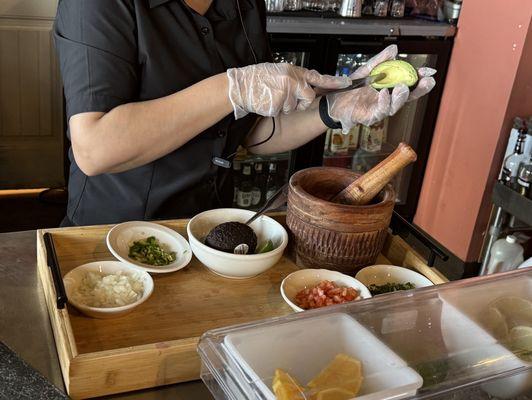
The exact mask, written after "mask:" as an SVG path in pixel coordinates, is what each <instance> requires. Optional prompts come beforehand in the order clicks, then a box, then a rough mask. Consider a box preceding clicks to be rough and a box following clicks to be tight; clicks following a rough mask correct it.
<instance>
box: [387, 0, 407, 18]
mask: <svg viewBox="0 0 532 400" xmlns="http://www.w3.org/2000/svg"><path fill="white" fill-rule="evenodd" d="M390 16H392V17H394V18H403V17H404V16H405V0H392V6H391V8H390Z"/></svg>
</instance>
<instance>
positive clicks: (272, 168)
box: [266, 162, 279, 201]
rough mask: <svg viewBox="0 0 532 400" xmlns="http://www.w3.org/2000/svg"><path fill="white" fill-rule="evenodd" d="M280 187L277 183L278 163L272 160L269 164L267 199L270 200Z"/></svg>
mask: <svg viewBox="0 0 532 400" xmlns="http://www.w3.org/2000/svg"><path fill="white" fill-rule="evenodd" d="M278 189H279V187H278V185H277V163H275V162H270V164H269V165H268V179H267V181H266V201H268V200H269V199H270V198H271V197H272V196H273V195H274V194H275V192H277V190H278Z"/></svg>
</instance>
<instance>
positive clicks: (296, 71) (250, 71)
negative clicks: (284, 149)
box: [227, 63, 350, 119]
mask: <svg viewBox="0 0 532 400" xmlns="http://www.w3.org/2000/svg"><path fill="white" fill-rule="evenodd" d="M227 77H228V78H229V99H230V101H231V104H232V105H233V110H234V113H235V118H236V119H238V118H242V117H243V116H245V115H246V114H248V113H250V112H251V113H255V114H259V115H263V116H266V117H273V116H276V115H279V113H280V112H283V113H285V114H288V113H290V112H291V111H293V110H305V109H307V108H308V107H309V106H310V104H311V103H312V101H313V100H314V98H315V97H316V93H315V92H314V90H312V88H311V85H312V86H314V87H317V88H323V89H339V88H344V87H346V86H348V85H349V84H350V80H349V78H347V77H345V76H343V77H338V76H330V75H321V74H319V73H318V72H317V71H314V70H312V71H310V70H308V69H306V68H303V67H298V66H294V65H291V64H288V63H263V64H254V65H248V66H246V67H242V68H230V69H228V70H227Z"/></svg>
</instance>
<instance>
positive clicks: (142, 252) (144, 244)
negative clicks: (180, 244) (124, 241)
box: [129, 236, 176, 266]
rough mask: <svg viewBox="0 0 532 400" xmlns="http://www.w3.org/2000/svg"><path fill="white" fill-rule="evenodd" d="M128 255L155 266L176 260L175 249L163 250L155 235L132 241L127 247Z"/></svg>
mask: <svg viewBox="0 0 532 400" xmlns="http://www.w3.org/2000/svg"><path fill="white" fill-rule="evenodd" d="M129 257H130V258H133V259H134V260H137V261H140V262H141V263H143V264H148V265H155V266H162V265H168V264H171V263H173V262H174V261H175V260H176V255H175V251H166V250H164V249H163V248H162V247H161V245H160V244H159V241H158V240H157V239H156V238H155V236H150V237H148V238H146V239H141V240H137V241H135V242H133V244H132V245H131V246H130V247H129Z"/></svg>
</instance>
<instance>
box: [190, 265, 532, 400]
mask: <svg viewBox="0 0 532 400" xmlns="http://www.w3.org/2000/svg"><path fill="white" fill-rule="evenodd" d="M516 327H517V328H516ZM531 329H532V268H527V269H522V270H517V271H511V272H507V273H502V274H497V275H490V276H483V277H480V278H473V279H468V280H463V281H457V282H452V283H448V284H444V285H439V286H432V287H427V288H421V289H417V290H413V291H405V292H395V293H391V294H386V295H381V296H377V297H374V298H372V299H367V300H362V301H357V302H353V303H348V304H342V305H337V306H331V307H326V308H322V309H318V310H312V311H306V312H302V313H297V314H293V315H289V316H286V317H282V318H274V319H269V320H265V321H259V322H253V323H249V324H244V325H239V326H233V327H227V328H222V329H217V330H213V331H209V332H207V333H206V334H205V335H203V337H202V338H201V340H200V343H199V345H198V351H199V354H200V356H201V360H202V379H203V381H204V382H205V384H206V385H207V386H208V387H209V389H210V390H211V392H212V393H213V395H214V397H215V398H216V399H219V400H222V399H235V400H241V399H268V400H270V399H271V400H273V399H275V395H274V393H273V390H272V379H273V376H274V372H275V370H276V369H277V368H280V369H283V370H284V371H286V372H288V373H289V374H290V375H291V376H292V377H293V378H295V379H296V380H297V381H298V382H300V383H301V384H302V385H305V384H306V383H307V382H308V381H309V380H310V379H311V378H312V377H314V376H316V374H318V373H319V372H320V371H321V370H322V369H323V368H324V367H325V366H326V365H327V364H328V363H329V362H330V361H331V360H332V359H333V358H334V357H335V356H336V355H337V354H346V355H348V356H349V357H353V358H356V359H358V360H359V361H360V362H361V363H362V375H363V381H362V386H361V389H360V392H359V393H358V394H357V396H356V399H357V400H370V399H372V400H373V399H375V400H377V399H379V400H381V399H414V398H415V399H429V398H436V397H438V396H440V395H442V394H449V393H451V392H454V391H459V390H461V389H465V388H469V387H473V386H479V387H480V388H481V389H482V390H483V391H485V392H486V393H488V394H490V395H493V396H498V397H501V398H511V397H513V396H517V395H519V394H524V393H528V392H530V393H532V362H531V361H532V348H529V347H527V346H530V339H531V338H532V337H530V336H527V335H532V334H531V333H530V330H531ZM527 332H528V333H527ZM305 393H308V392H305Z"/></svg>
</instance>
